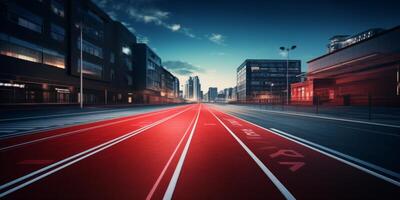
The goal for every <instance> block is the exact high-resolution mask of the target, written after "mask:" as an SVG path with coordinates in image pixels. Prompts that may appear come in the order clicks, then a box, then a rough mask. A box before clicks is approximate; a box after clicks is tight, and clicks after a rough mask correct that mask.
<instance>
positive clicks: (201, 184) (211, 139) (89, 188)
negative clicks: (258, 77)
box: [0, 104, 400, 199]
mask: <svg viewBox="0 0 400 200" xmlns="http://www.w3.org/2000/svg"><path fill="white" fill-rule="evenodd" d="M239 110H240V109H238V108H235V107H222V106H214V105H207V104H190V105H182V106H175V107H170V108H165V109H161V110H157V111H152V112H146V113H141V114H135V115H129V116H124V117H117V118H113V119H107V120H101V121H95V122H91V123H85V124H79V125H76V126H68V127H63V128H58V129H51V130H46V131H42V132H36V133H34V134H24V135H16V136H14V137H7V138H2V139H0V163H1V166H2V167H1V172H0V198H2V199H3V198H4V199H398V197H400V183H399V181H398V178H397V177H396V174H397V173H396V172H398V168H396V167H399V166H398V163H394V164H393V167H390V166H391V165H389V164H388V165H385V164H382V163H381V162H380V161H379V162H378V161H377V163H378V164H379V165H368V164H371V163H370V162H371V161H370V160H368V162H367V161H365V160H363V159H361V158H360V157H346V156H343V155H342V154H340V152H338V149H337V148H336V150H335V149H333V148H331V147H332V145H328V144H331V143H332V144H334V143H337V144H338V145H337V146H339V147H342V146H346V145H342V143H346V142H347V140H345V139H346V138H345V137H344V136H341V135H343V134H345V133H338V132H335V133H338V134H339V136H336V137H333V136H332V137H328V136H324V134H322V135H321V134H320V135H319V136H318V135H317V136H315V137H316V138H319V137H320V138H324V137H328V138H327V139H325V140H328V141H329V142H326V143H324V142H323V141H324V139H321V141H319V140H318V139H314V140H313V141H311V140H309V139H310V137H311V136H308V135H313V133H314V132H311V133H308V134H305V133H304V135H301V134H302V133H303V132H304V131H306V130H313V129H309V128H307V126H308V124H303V122H304V121H310V120H311V121H312V120H317V119H308V118H307V119H306V118H304V119H303V121H301V120H300V119H298V120H299V123H298V124H297V125H290V126H289V125H287V126H288V128H287V129H284V128H285V127H286V126H284V124H290V123H293V121H290V120H296V119H291V118H290V117H288V116H283V117H281V118H283V119H281V120H282V122H281V123H278V124H276V125H275V124H274V123H273V122H274V120H275V121H278V118H277V117H272V115H271V116H269V115H268V114H265V113H263V114H261V113H256V112H258V111H246V110H241V111H239ZM239 112H243V113H239ZM247 112H255V113H253V114H249V113H247ZM231 114H235V115H236V116H235V115H231ZM239 115H241V116H242V117H240V116H239ZM245 115H246V116H247V115H250V116H251V115H254V118H251V119H252V120H247V119H249V118H250V117H247V119H246V118H245V117H243V116H245ZM258 115H260V116H258ZM257 119H258V120H259V121H257ZM268 120H270V121H268ZM287 120H289V122H288V121H287ZM260 121H263V123H266V124H264V125H260V124H261V123H260ZM321 121H323V120H322V119H321ZM326 121H327V120H326ZM253 122H254V123H253ZM267 122H268V123H267ZM304 123H305V122H304ZM310 123H311V122H310ZM318 123H321V126H320V127H319V128H321V130H320V131H321V132H324V131H327V129H331V128H332V127H336V125H338V124H333V125H331V126H324V124H323V122H318ZM318 123H317V124H318ZM334 123H339V121H335V122H334ZM340 123H342V122H340ZM348 123H350V122H348ZM257 124H258V125H257ZM272 124H273V125H274V126H272ZM340 125H342V126H344V125H343V124H340ZM293 126H295V127H297V129H294V130H292V129H291V128H293ZM347 126H350V127H352V126H351V125H348V124H347ZM363 126H369V125H367V124H363ZM352 128H354V127H352ZM363 128H364V129H368V127H363ZM385 128H388V127H385ZM392 128H393V127H392ZM332 129H333V128H332ZM343 129H345V128H343ZM369 129H370V128H369ZM296 130H298V133H297V132H296V133H297V137H296V136H295V135H292V134H291V133H293V132H292V131H296ZM346 130H347V129H346ZM350 130H351V129H350ZM286 131H287V132H290V134H289V133H287V132H286ZM378 131H383V130H380V129H379V130H378ZM328 132H329V131H328ZM354 132H357V131H353V134H354V135H356V134H358V133H354ZM388 133H390V134H386V135H382V134H378V133H376V134H377V136H376V137H378V136H379V138H380V137H386V136H387V135H394V136H393V137H394V138H396V137H397V138H398V135H397V132H395V130H393V132H388ZM329 134H332V133H330V132H329ZM329 134H328V133H326V134H325V135H329ZM370 134H371V135H372V133H370ZM303 136H304V137H303ZM341 137H343V138H344V140H340V139H341ZM332 138H336V140H335V141H332V140H333V139H332ZM355 138H356V139H358V138H362V137H361V136H355ZM393 140H395V139H393ZM375 142H379V141H378V139H376V141H375ZM359 145H360V146H362V145H361V144H359ZM372 145H374V144H372ZM343 148H344V147H343ZM354 148H356V147H354ZM364 148H366V149H369V151H374V149H373V146H370V147H369V148H368V147H364ZM382 148H383V147H382ZM339 149H340V148H339ZM386 149H387V150H389V149H390V150H391V151H396V150H398V146H388V147H386ZM334 150H335V151H334ZM346 153H347V151H346ZM377 154H380V155H381V156H387V154H389V158H388V159H392V158H390V153H389V152H379V153H377ZM392 154H395V153H392ZM346 155H347V154H346ZM353 156H354V155H353ZM393 156H394V155H393ZM355 158H358V160H355ZM392 161H394V162H398V159H397V158H396V159H394V160H392ZM374 166H375V167H378V166H379V167H381V168H374ZM379 169H380V170H379Z"/></svg>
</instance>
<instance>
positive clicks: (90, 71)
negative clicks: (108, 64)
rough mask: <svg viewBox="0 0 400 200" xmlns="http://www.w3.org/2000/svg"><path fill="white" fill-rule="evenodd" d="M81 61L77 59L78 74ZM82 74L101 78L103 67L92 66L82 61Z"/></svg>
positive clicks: (92, 64)
mask: <svg viewBox="0 0 400 200" xmlns="http://www.w3.org/2000/svg"><path fill="white" fill-rule="evenodd" d="M80 66H81V60H80V59H78V72H80V69H81V68H80ZM82 67H83V71H82V72H83V73H84V74H87V75H91V76H95V77H98V78H101V77H102V74H103V67H102V66H101V65H98V64H94V63H91V62H88V61H85V60H84V61H83V66H82Z"/></svg>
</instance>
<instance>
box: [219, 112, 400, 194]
mask: <svg viewBox="0 0 400 200" xmlns="http://www.w3.org/2000/svg"><path fill="white" fill-rule="evenodd" d="M219 112H221V111H219ZM223 113H224V114H226V115H228V116H231V117H233V118H237V119H240V120H242V121H244V122H247V123H249V124H251V125H253V126H256V127H258V128H261V129H263V130H266V131H268V132H271V133H273V134H275V135H277V136H280V137H283V138H285V139H288V140H290V141H293V142H295V143H297V144H300V145H302V146H305V147H307V148H309V149H312V150H314V151H317V152H319V153H321V154H324V155H326V156H328V157H331V158H333V159H335V160H338V161H340V162H342V163H345V164H347V165H349V166H352V167H354V168H356V169H359V170H361V171H364V172H366V173H368V174H370V175H373V176H375V177H377V178H379V179H382V180H384V181H387V182H389V183H392V184H394V185H396V186H398V187H400V182H399V181H396V180H394V179H392V178H389V177H386V176H384V175H382V174H379V173H377V172H374V171H372V170H370V169H367V168H365V167H362V166H360V165H357V164H356V163H353V162H358V163H361V164H363V165H366V166H368V167H371V168H373V169H374V170H377V171H381V172H383V173H386V174H389V175H391V176H393V177H396V178H398V177H400V174H398V173H396V172H393V171H390V170H388V169H385V168H382V167H380V166H377V165H374V164H371V163H368V162H366V161H363V160H360V159H358V158H354V157H352V156H349V155H346V154H343V153H340V152H338V151H335V150H333V149H329V148H327V147H324V146H322V145H319V144H316V143H313V142H310V141H308V140H305V139H302V138H299V137H297V136H294V135H291V134H289V133H285V132H283V131H280V130H277V129H274V128H271V129H267V128H264V127H262V126H260V125H258V124H255V123H252V122H250V121H248V120H246V119H243V118H240V117H237V116H234V115H232V114H228V113H225V112H223ZM318 148H321V149H318ZM333 154H336V155H339V156H342V157H345V158H347V159H350V160H352V161H353V162H350V161H348V160H345V159H343V158H340V157H337V156H335V155H333Z"/></svg>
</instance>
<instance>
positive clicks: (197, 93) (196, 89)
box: [193, 76, 202, 101]
mask: <svg viewBox="0 0 400 200" xmlns="http://www.w3.org/2000/svg"><path fill="white" fill-rule="evenodd" d="M201 98H202V95H201V84H200V79H199V77H198V76H195V77H193V100H194V101H200V100H201Z"/></svg>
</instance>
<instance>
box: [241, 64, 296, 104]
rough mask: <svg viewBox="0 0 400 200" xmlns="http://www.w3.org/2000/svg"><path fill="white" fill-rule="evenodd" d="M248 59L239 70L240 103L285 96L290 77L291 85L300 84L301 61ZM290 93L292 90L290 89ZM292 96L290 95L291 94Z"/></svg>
mask: <svg viewBox="0 0 400 200" xmlns="http://www.w3.org/2000/svg"><path fill="white" fill-rule="evenodd" d="M288 63H289V67H288V68H287V61H286V60H268V59H247V60H245V61H244V62H243V63H242V64H241V65H240V66H239V67H238V68H237V94H238V97H237V99H238V101H241V102H251V101H255V102H259V101H268V100H270V99H272V98H273V97H274V96H285V95H286V93H287V92H286V86H287V84H286V83H287V81H286V80H287V79H286V75H288V82H289V87H290V84H291V83H295V82H299V80H300V78H299V77H298V75H299V74H300V73H301V61H300V60H289V61H288ZM289 91H290V88H289ZM289 95H290V94H289Z"/></svg>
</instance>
